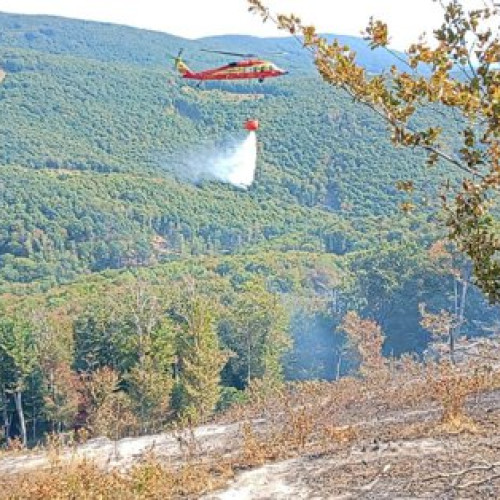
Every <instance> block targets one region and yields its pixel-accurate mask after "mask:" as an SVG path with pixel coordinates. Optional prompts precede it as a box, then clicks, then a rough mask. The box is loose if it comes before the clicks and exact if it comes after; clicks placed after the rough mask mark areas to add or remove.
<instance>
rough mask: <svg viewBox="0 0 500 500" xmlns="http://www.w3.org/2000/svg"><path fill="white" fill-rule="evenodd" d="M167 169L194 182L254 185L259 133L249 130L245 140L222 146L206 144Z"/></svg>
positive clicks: (241, 186) (245, 186)
mask: <svg viewBox="0 0 500 500" xmlns="http://www.w3.org/2000/svg"><path fill="white" fill-rule="evenodd" d="M169 164H170V166H168V167H167V168H168V169H169V170H171V171H173V172H174V173H175V174H176V175H177V176H178V177H180V178H181V179H186V180H189V181H191V182H200V181H202V180H218V181H221V182H227V183H229V184H232V185H233V186H237V187H240V188H247V187H249V186H251V185H252V183H253V181H254V178H255V167H256V165H257V136H256V134H255V132H249V133H248V136H247V137H246V139H244V140H243V141H242V140H238V141H234V140H233V141H230V142H228V143H226V144H223V145H221V146H215V145H213V146H204V147H201V148H199V149H195V150H192V151H191V152H189V153H188V154H187V156H186V155H185V154H184V155H183V156H182V157H180V158H178V159H174V160H173V161H170V162H169Z"/></svg>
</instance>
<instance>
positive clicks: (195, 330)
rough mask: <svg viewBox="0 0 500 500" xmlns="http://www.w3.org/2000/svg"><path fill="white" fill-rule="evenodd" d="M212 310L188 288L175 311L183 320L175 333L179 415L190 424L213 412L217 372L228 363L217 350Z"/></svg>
mask: <svg viewBox="0 0 500 500" xmlns="http://www.w3.org/2000/svg"><path fill="white" fill-rule="evenodd" d="M212 309H213V306H212V305H211V304H210V302H209V301H208V300H207V299H205V298H204V297H202V296H201V295H198V294H197V292H196V291H195V290H194V289H191V290H188V291H187V292H186V293H185V294H184V297H183V299H182V300H181V302H180V304H179V305H178V307H177V308H176V311H175V315H176V317H177V318H179V319H181V321H182V323H181V328H180V330H179V334H178V356H179V367H180V381H179V387H178V389H179V399H180V406H181V413H182V414H184V415H186V416H187V417H188V418H189V420H190V421H191V422H196V421H198V420H203V419H204V418H206V417H208V416H209V415H210V414H211V412H212V411H213V410H214V408H215V406H216V404H217V402H218V401H219V397H220V372H221V370H222V368H223V366H224V364H225V363H226V361H227V354H226V353H224V352H223V351H222V350H221V349H220V347H219V342H218V339H217V332H216V330H215V327H214V315H213V312H212Z"/></svg>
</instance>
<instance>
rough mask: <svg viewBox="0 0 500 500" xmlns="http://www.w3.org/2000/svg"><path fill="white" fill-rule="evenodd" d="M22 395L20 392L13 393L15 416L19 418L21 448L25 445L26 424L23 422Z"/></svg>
mask: <svg viewBox="0 0 500 500" xmlns="http://www.w3.org/2000/svg"><path fill="white" fill-rule="evenodd" d="M22 394H23V393H22V392H21V391H16V392H15V393H14V401H15V403H16V410H17V415H18V417H19V426H20V427H21V440H22V442H23V446H26V444H27V436H26V422H25V420H24V411H23V402H22Z"/></svg>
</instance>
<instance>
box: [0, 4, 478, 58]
mask: <svg viewBox="0 0 500 500" xmlns="http://www.w3.org/2000/svg"><path fill="white" fill-rule="evenodd" d="M264 3H265V4H266V5H267V6H269V7H270V8H271V10H272V11H274V12H279V13H284V14H289V13H291V12H293V13H294V14H297V15H298V16H299V17H301V18H302V20H303V21H304V22H307V23H312V24H314V25H315V26H316V27H317V28H318V30H319V31H321V32H327V33H335V34H347V35H355V36H360V32H361V30H362V29H363V28H364V27H365V26H366V25H367V22H368V19H369V17H370V16H371V15H373V16H374V17H376V18H379V19H383V20H385V21H386V22H387V23H388V24H389V30H390V34H391V41H392V43H391V45H392V46H394V47H396V48H400V49H402V48H405V47H407V46H408V45H409V44H410V43H411V42H415V41H417V38H418V36H419V35H420V34H421V33H422V32H423V31H427V32H429V33H430V32H431V31H432V29H433V28H436V27H438V26H439V24H440V21H441V9H440V7H439V6H438V5H437V4H436V3H435V2H433V1H432V0H264ZM478 3H479V4H481V1H480V0H464V4H465V5H466V6H467V7H471V8H472V7H476V6H477V5H478ZM2 11H3V12H14V13H24V14H50V15H58V16H64V17H72V18H78V19H89V20H93V21H105V22H113V23H118V24H125V25H129V26H136V27H139V28H147V29H152V30H157V31H164V32H167V33H171V34H173V35H178V36H182V37H186V38H198V37H202V36H208V35H222V34H234V33H237V34H248V35H254V36H279V35H280V34H283V33H280V32H279V31H277V29H276V27H275V26H274V25H273V24H272V23H270V22H269V21H268V23H266V24H263V23H262V21H261V20H260V18H259V17H257V16H256V15H254V14H250V13H249V12H248V4H247V2H246V0H0V12H2Z"/></svg>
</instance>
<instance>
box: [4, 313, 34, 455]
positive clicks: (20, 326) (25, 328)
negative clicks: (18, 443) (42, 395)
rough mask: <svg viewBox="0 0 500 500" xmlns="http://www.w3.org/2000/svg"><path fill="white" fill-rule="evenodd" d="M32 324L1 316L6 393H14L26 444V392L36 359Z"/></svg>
mask: <svg viewBox="0 0 500 500" xmlns="http://www.w3.org/2000/svg"><path fill="white" fill-rule="evenodd" d="M36 353H37V347H36V343H35V339H34V336H33V328H32V325H31V324H30V323H29V322H27V321H26V320H23V319H21V318H12V317H9V316H3V317H0V370H1V376H2V378H3V379H4V380H3V385H4V387H5V390H4V394H9V393H10V394H12V396H13V399H14V404H15V408H16V412H17V416H18V419H19V431H20V433H21V440H22V442H23V445H24V446H26V444H27V432H26V421H25V416H24V408H23V392H24V389H25V385H26V380H27V378H28V377H29V375H30V374H31V373H32V371H33V369H34V367H35V365H36V362H37V354H36Z"/></svg>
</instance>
